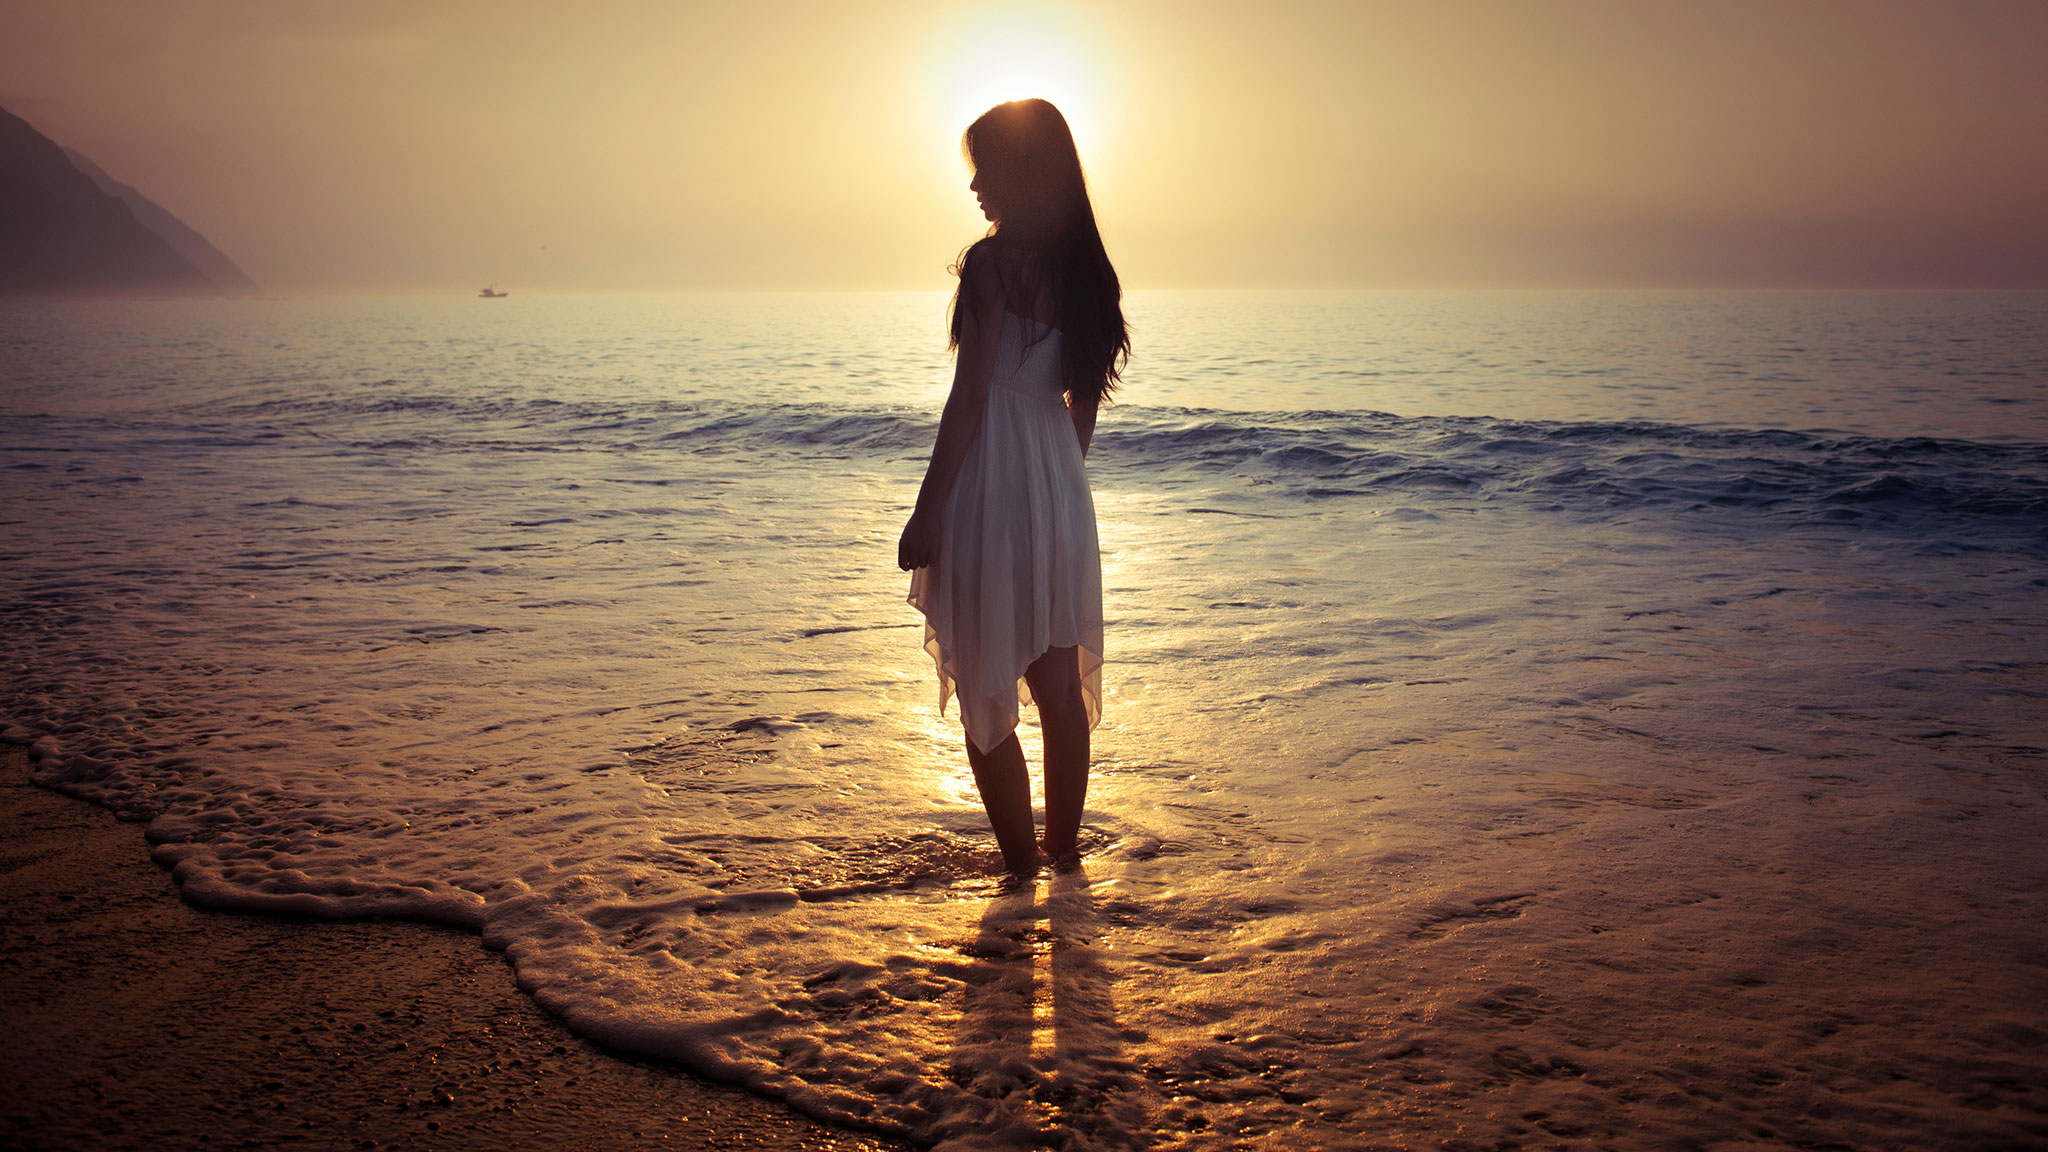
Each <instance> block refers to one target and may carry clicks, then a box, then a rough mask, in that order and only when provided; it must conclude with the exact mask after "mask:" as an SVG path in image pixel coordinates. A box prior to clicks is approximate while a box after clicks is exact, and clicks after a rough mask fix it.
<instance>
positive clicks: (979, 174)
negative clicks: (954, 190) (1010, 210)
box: [967, 168, 1003, 224]
mask: <svg viewBox="0 0 2048 1152" xmlns="http://www.w3.org/2000/svg"><path fill="white" fill-rule="evenodd" d="M991 183H993V181H991V180H990V179H989V178H988V174H987V173H986V172H983V171H982V170H981V169H979V168H977V169H975V171H974V179H972V180H969V181H968V182H967V190H968V191H970V192H972V193H974V202H975V203H977V204H979V205H981V214H982V216H983V217H984V218H986V219H987V220H988V221H989V223H991V224H994V223H998V222H1000V221H1001V220H1002V218H1003V210H1002V206H1001V205H1000V204H998V203H997V202H996V196H995V192H994V191H993V190H992V189H991V188H990V187H989V186H990V184H991Z"/></svg>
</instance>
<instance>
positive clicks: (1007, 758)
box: [967, 732, 1038, 876]
mask: <svg viewBox="0 0 2048 1152" xmlns="http://www.w3.org/2000/svg"><path fill="white" fill-rule="evenodd" d="M967 763H968V764H969V765H971V766H973V768H974V786H975V787H977V788H979V789H981V806H982V807H983V808H986V809H988V823H989V827H991V828H994V829H995V832H996V846H997V847H998V848H1001V849H1002V850H1003V864H1004V866H1005V867H1007V868H1009V870H1010V871H1011V872H1013V873H1015V874H1017V875H1019V876H1030V875H1032V874H1033V873H1035V872H1037V871H1038V845H1037V844H1035V843H1033V842H1032V831H1033V829H1032V826H1031V778H1030V776H1029V775H1027V774H1026V773H1025V770H1024V748H1023V746H1022V745H1020V744H1018V743H1017V734H1016V733H1014V732H1012V733H1011V734H1010V738H1009V739H1008V740H1005V741H1003V742H1002V743H1001V744H998V745H996V746H995V750H994V751H992V752H988V753H985V754H984V753H982V752H981V751H979V750H977V749H976V748H975V747H974V741H972V740H969V741H968V742H967Z"/></svg>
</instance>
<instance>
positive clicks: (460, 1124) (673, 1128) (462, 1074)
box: [0, 746, 901, 1152]
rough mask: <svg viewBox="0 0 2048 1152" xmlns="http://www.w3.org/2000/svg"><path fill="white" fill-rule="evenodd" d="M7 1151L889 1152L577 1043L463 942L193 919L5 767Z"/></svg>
mask: <svg viewBox="0 0 2048 1152" xmlns="http://www.w3.org/2000/svg"><path fill="white" fill-rule="evenodd" d="M0 811H4V813H5V821H6V824H5V827H6V830H7V831H6V847H5V850H4V862H5V863H4V871H0V926H4V931H0V965H4V972H5V985H4V986H5V995H4V996H0V1035H5V1036H6V1037H7V1042H6V1049H5V1055H4V1057H0V1145H4V1146H6V1147H10V1148H37V1149H61V1148H94V1149H122V1148H138V1149H139V1148H148V1149H177V1148H202V1147H210V1148H233V1147H265V1148H272V1147H292V1148H433V1149H469V1148H475V1149H486V1148H488V1149H493V1150H497V1149H507V1148H530V1147H543V1146H545V1147H559V1148H576V1149H638V1148H683V1149H714V1148H716V1149H749V1148H775V1149H791V1148H802V1149H821V1150H825V1149H829V1150H843V1152H852V1150H856V1149H862V1150H867V1149H885V1148H897V1147H901V1146H900V1145H896V1144H892V1143H889V1142H887V1141H882V1140H878V1139H875V1138H873V1137H870V1136H865V1135H856V1134H851V1133H846V1132H843V1131H838V1130H834V1129H828V1128H825V1127H822V1126H820V1125H817V1124H814V1123H812V1122H810V1121H808V1120H805V1119H803V1118H801V1117H798V1116H796V1115H795V1114H793V1113H791V1112H789V1111H787V1110H785V1109H782V1108H780V1107H778V1106H776V1105H775V1104H773V1103H771V1102H769V1101H765V1100H761V1099H759V1098H756V1097H753V1096H749V1095H747V1094H746V1093H744V1092H742V1091H740V1090H738V1089H734V1088H728V1087H724V1086H720V1085H712V1084H706V1083H703V1082H702V1081H698V1080H695V1079H692V1078H691V1077H689V1076H687V1075H685V1074H683V1073H681V1072H678V1071H676V1070H674V1069H671V1068H667V1067H662V1066H659V1065H654V1064H649V1063H645V1062H641V1061H636V1060H633V1059H631V1058H626V1057H621V1056H618V1055H615V1054H612V1053H608V1052H606V1051H604V1050H602V1049H599V1048H597V1047H596V1046H594V1045H592V1044H590V1043H588V1042H586V1041H584V1040H582V1039H580V1038H578V1037H577V1036H575V1035H574V1034H572V1033H571V1032H570V1031H569V1030H568V1029H567V1028H565V1027H563V1026H562V1024H561V1023H560V1022H559V1021H557V1020H555V1019H554V1018H553V1017H551V1016H549V1015H548V1014H547V1013H545V1012H543V1011H542V1010H541V1009H540V1008H539V1007H538V1006H537V1005H535V1004H534V1003H533V1001H532V1000H530V999H528V998H527V997H526V996H525V995H523V994H522V993H520V992H519V990H518V989H517V988H516V987H515V986H514V984H513V980H512V973H511V970H510V969H509V968H508V967H507V965H506V964H505V962H504V960H503V959H502V958H501V957H499V956H498V955H497V954H495V953H492V952H489V951H486V950H485V949H484V948H483V946H482V945H481V944H480V943H479V942H478V940H477V937H476V935H475V934H474V933H471V932H464V931H459V930H456V929H450V928H443V927H439V926H435V925H429V924H417V923H410V922H403V921H373V922H330V921H321V920H299V919H284V918H279V917H272V916H250V915H238V914H227V913H216V912H207V911H204V910H201V909H198V908H194V907H191V906H190V905H187V904H185V903H184V902H183V901H181V900H180V899H179V898H178V893H177V889H176V887H175V886H174V885H173V884H172V882H171V878H170V876H169V874H167V873H166V872H164V871H163V870H162V869H160V868H158V867H157V866H156V865H154V864H152V863H151V862H150V860H149V851H148V845H147V844H146V843H145V841H144V840H143V837H142V828H141V826H140V825H134V824H121V823H119V822H118V821H116V820H115V818H114V816H113V814H112V813H110V812H108V811H106V810H104V809H101V808H98V807H95V806H93V805H90V804H86V803H84V802H82V801H77V800H72V799H69V798H67V797H64V796H60V795H58V794H56V793H53V792H49V791H46V790H44V789H41V788H38V787H36V786H34V785H32V784H30V783H29V782H28V758H27V756H26V754H25V752H24V750H23V749H21V748H18V747H11V746H4V747H0Z"/></svg>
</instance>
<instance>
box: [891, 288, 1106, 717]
mask: <svg viewBox="0 0 2048 1152" xmlns="http://www.w3.org/2000/svg"><path fill="white" fill-rule="evenodd" d="M1033 335H1036V336H1037V337H1038V339H1037V341H1036V342H1035V343H1034V342H1032V341H1031V339H1030V338H1031V336H1033ZM1061 380H1062V377H1061V372H1060V332H1059V329H1057V328H1053V327H1051V326H1049V325H1046V324H1043V323H1040V322H1039V321H1036V320H1028V319H1026V318H1024V317H1022V316H1019V315H1017V314H1016V313H1013V312H1005V313H1003V331H1002V336H1001V338H1000V339H999V340H998V342H997V345H996V364H995V372H994V374H993V376H992V377H991V378H990V381H989V389H988V406H987V408H986V409H985V410H984V411H983V413H982V417H981V428H980V429H979V430H978V431H977V433H976V434H975V437H974V442H973V443H972V444H971V445H970V446H969V447H968V449H967V459H966V461H965V463H963V464H962V465H961V468H960V476H959V479H958V480H956V481H955V482H954V484H953V491H952V494H951V495H950V496H949V497H948V498H947V500H946V505H945V508H944V510H943V512H942V513H941V515H940V518H939V524H938V531H939V541H938V557H937V559H936V560H935V561H934V562H933V563H932V565H931V566H930V567H927V568H919V569H917V570H916V571H915V572H912V573H911V576H910V602H911V603H912V604H914V605H916V606H917V609H918V611H920V612H923V613H924V621H925V623H924V647H925V651H927V652H929V653H931V654H932V659H934V660H935V661H937V662H938V669H939V711H940V712H941V713H942V714H943V713H944V712H945V709H946V701H947V699H948V698H949V697H953V696H958V697H959V698H960V719H961V723H963V724H964V725H965V726H966V728H967V738H968V739H969V740H970V741H972V742H973V743H974V746H975V747H976V748H977V749H979V750H981V751H982V752H989V751H992V750H994V749H995V747H996V746H997V745H999V744H1001V743H1002V742H1003V741H1004V740H1006V739H1008V738H1009V736H1010V734H1011V733H1012V732H1014V731H1016V728H1017V712H1018V708H1019V707H1020V706H1021V705H1023V704H1028V703H1030V702H1031V689H1030V687H1029V686H1028V685H1026V684H1025V682H1024V669H1025V668H1026V667H1027V666H1029V665H1030V664H1031V662H1032V661H1034V660H1036V659H1038V658H1039V657H1040V656H1041V655H1043V654H1044V653H1045V650H1046V649H1048V648H1067V647H1076V648H1079V649H1080V653H1079V655H1080V661H1081V686H1082V695H1083V697H1084V698H1085V700H1086V702H1087V705H1088V726H1089V727H1090V728H1093V727H1094V726H1095V724H1096V723H1097V722H1098V721H1099V720H1100V719H1101V718H1102V557H1101V553H1100V552H1099V551H1098V550H1097V548H1096V543H1095V501H1094V499H1093V498H1092V497H1090V496H1089V494H1088V473H1087V471H1086V469H1085V467H1084V466H1083V463H1082V459H1081V444H1080V440H1079V439H1078V438H1077V437H1076V436H1075V434H1074V424H1073V420H1072V419H1071V418H1070V417H1069V416H1068V415H1067V406H1066V401H1065V399H1064V398H1063V393H1064V388H1063V387H1062V383H1061Z"/></svg>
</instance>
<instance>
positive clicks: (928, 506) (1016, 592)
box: [897, 100, 1131, 875]
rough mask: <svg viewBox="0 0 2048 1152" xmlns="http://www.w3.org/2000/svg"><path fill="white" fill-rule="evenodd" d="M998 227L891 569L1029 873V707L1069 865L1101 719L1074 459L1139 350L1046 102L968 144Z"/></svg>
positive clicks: (998, 112) (975, 276)
mask: <svg viewBox="0 0 2048 1152" xmlns="http://www.w3.org/2000/svg"><path fill="white" fill-rule="evenodd" d="M961 146H962V148H963V150H964V151H965V152H966V154H967V160H968V163H969V164H970V165H971V166H972V167H973V169H974V180H973V182H972V183H971V184H970V185H969V187H970V188H971V189H972V190H973V191H974V193H975V196H976V198H977V199H978V200H979V201H980V202H981V209H982V213H983V215H985V216H987V217H988V219H989V221H990V222H991V226H990V228H989V231H988V235H987V236H985V237H983V238H982V239H981V240H980V241H978V242H977V243H975V244H974V245H973V246H972V247H970V248H969V249H968V250H967V252H966V253H965V255H963V256H962V257H961V259H960V263H959V265H958V266H957V267H956V268H955V272H957V274H958V275H959V277H960V287H959V290H958V292H957V293H956V294H955V296H954V298H953V309H952V341H951V347H952V348H954V349H955V350H956V351H957V352H958V360H957V362H956V365H955V369H954V373H953V390H952V393H951V394H950V395H949V396H948V397H947V398H946V408H945V412H944V414H943V415H942V416H941V417H940V420H939V437H938V443H937V445H936V446H934V448H933V449H932V457H931V465H930V466H929V467H928V468H927V469H926V471H925V477H924V486H923V487H922V488H921V489H920V490H919V491H918V495H917V510H916V512H915V513H913V514H912V515H911V517H910V523H909V524H908V525H907V526H905V528H904V529H903V539H902V542H901V543H900V544H899V545H898V549H897V562H898V563H899V564H900V565H902V567H904V568H906V569H914V570H915V571H914V573H913V575H912V577H911V581H910V602H911V603H912V604H915V605H917V607H918V609H919V610H920V611H922V612H923V613H924V616H925V650H926V651H928V652H930V653H931V654H932V656H933V657H934V659H936V660H937V661H938V669H939V707H940V708H941V709H943V708H944V707H945V704H946V700H947V698H948V697H949V696H954V695H957V696H958V697H959V699H960V720H961V723H962V724H963V725H964V726H965V727H966V729H967V760H968V763H970V764H971V765H973V767H974V781H975V784H976V785H977V786H978V787H979V788H980V789H981V800H982V804H983V805H984V806H985V807H986V808H987V809H988V818H989V823H990V824H991V825H992V826H994V828H995V834H996V843H997V844H998V845H1000V846H1001V848H1002V852H1003V862H1004V863H1005V864H1006V865H1007V866H1008V867H1009V869H1010V871H1011V872H1013V873H1017V874H1020V875H1029V874H1031V873H1032V872H1035V871H1036V870H1037V867H1038V863H1039V853H1038V846H1037V845H1035V844H1034V843H1033V842H1032V819H1031V785H1030V780H1029V778H1028V776H1027V775H1026V771H1025V767H1024V752H1023V749H1022V748H1021V747H1020V746H1019V745H1018V743H1017V733H1016V729H1017V713H1018V708H1019V707H1020V705H1022V704H1025V703H1035V704H1036V705H1037V707H1038V716H1039V723H1040V727H1041V729H1042V730H1043V733H1044V736H1045V808H1046V813H1045V839H1044V849H1045V853H1046V854H1047V855H1048V856H1050V857H1052V858H1053V859H1055V860H1057V859H1059V858H1061V857H1065V856H1069V855H1072V854H1073V853H1074V852H1075V850H1076V848H1075V841H1076V837H1077V836H1078V835H1079V832H1080V827H1081V811H1082V806H1083V802H1084V801H1085V799H1086V797H1087V791H1088V735H1089V732H1090V731H1091V730H1092V729H1093V728H1094V727H1095V723H1096V721H1097V720H1098V719H1099V718H1100V717H1101V715H1102V562H1101V558H1100V556H1099V554H1098V552H1097V550H1096V543H1095V505H1094V501H1093V500H1092V499H1091V498H1090V496H1089V494H1088V476H1087V472H1086V471H1085V469H1084V467H1083V457H1084V456H1085V455H1086V454H1087V451H1088V444H1089V440H1090V439H1091V438H1092V437H1093V435H1094V431H1095V413H1096V409H1097V408H1098V407H1099V406H1100V405H1101V403H1102V399H1103V397H1104V396H1106V395H1108V394H1109V392H1110V390H1111V389H1112V388H1114V387H1115V386H1116V382H1117V378H1118V376H1119V373H1120V370H1121V367H1122V365H1123V362H1124V360H1125V358H1126V357H1128V355H1129V354H1130V346H1131V344H1130V336H1129V334H1128V330H1127V329H1126V327H1125V324H1124V316H1123V308H1122V304H1121V299H1122V290H1121V288H1120V287H1119V286H1118V284H1117V278H1116V270H1115V269H1114V268H1112V267H1110V263H1109V256H1108V254H1107V253H1106V252H1104V251H1103V247H1102V236H1101V233H1100V232H1098V231H1097V230H1096V227H1095V210H1094V208H1093V207H1092V206H1091V205H1090V204H1089V202H1088V186H1087V183H1086V181H1085V180H1084V179H1083V177H1082V174H1081V159H1080V156H1079V154H1078V153H1077V152H1076V151H1075V149H1074V137H1073V134H1072V133H1071V132H1069V131H1068V129H1067V122H1066V119H1065V118H1064V117H1062V116H1061V115H1060V113H1059V110H1058V109H1057V108H1054V107H1053V106H1052V105H1051V104H1048V103H1046V102H1045V101H1043V100H1016V101H1012V102H1010V103H1007V104H998V105H996V106H995V107H994V108H991V109H989V110H988V111H987V112H984V113H983V114H982V115H981V117H980V118H979V119H977V120H975V122H974V123H973V124H972V125H970V126H969V127H968V129H967V132H966V135H965V136H964V137H963V138H962V140H961Z"/></svg>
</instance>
